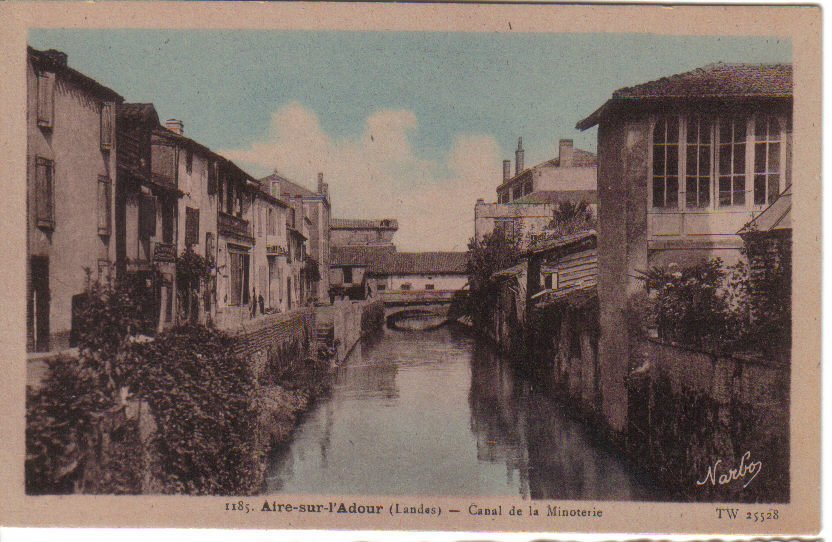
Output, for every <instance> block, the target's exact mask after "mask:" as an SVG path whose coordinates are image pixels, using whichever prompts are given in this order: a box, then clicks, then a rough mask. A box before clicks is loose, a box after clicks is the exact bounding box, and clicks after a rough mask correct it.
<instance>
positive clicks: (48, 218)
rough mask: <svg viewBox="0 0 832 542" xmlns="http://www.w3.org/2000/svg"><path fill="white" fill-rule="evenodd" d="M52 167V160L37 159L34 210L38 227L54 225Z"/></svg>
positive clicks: (51, 226)
mask: <svg viewBox="0 0 832 542" xmlns="http://www.w3.org/2000/svg"><path fill="white" fill-rule="evenodd" d="M53 177H54V167H53V163H52V160H47V159H46V158H40V157H38V159H37V167H36V172H35V210H36V214H37V217H36V218H37V223H38V227H41V228H50V229H51V228H54V227H55V203H54V186H53V184H54V183H53V181H54V179H53Z"/></svg>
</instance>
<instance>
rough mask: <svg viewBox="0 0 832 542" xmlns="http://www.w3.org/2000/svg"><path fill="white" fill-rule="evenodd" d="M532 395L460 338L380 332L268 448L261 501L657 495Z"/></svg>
mask: <svg viewBox="0 0 832 542" xmlns="http://www.w3.org/2000/svg"><path fill="white" fill-rule="evenodd" d="M535 388H536V386H534V385H533V382H531V381H530V379H528V378H525V377H523V376H521V375H519V374H518V373H517V372H516V371H514V370H512V364H510V363H509V362H508V361H507V360H506V359H504V358H502V357H501V356H499V355H497V353H496V352H495V350H494V349H493V348H492V347H491V346H490V345H488V344H485V343H484V342H482V341H480V340H477V339H475V338H474V337H473V336H472V335H471V333H469V332H468V331H467V330H465V329H459V328H452V327H442V328H439V329H435V330H431V331H419V332H403V331H394V330H389V329H385V330H384V331H383V332H381V333H379V334H378V335H376V336H374V337H372V338H369V339H365V340H362V341H361V342H360V343H359V344H358V345H357V346H356V348H355V350H354V351H353V352H352V354H351V355H350V357H349V358H348V360H347V361H346V362H345V363H344V364H343V365H342V366H341V367H339V369H338V371H337V373H336V375H335V381H334V384H333V387H332V391H331V393H330V394H329V395H328V396H327V397H324V398H321V399H319V400H318V401H317V402H316V403H315V405H314V407H313V408H312V410H310V411H309V413H307V415H306V416H305V418H304V420H303V422H302V423H301V424H300V425H299V426H298V428H297V429H296V430H295V432H294V434H293V439H292V441H291V442H290V443H289V444H287V445H285V446H283V447H281V448H279V449H276V450H275V451H274V453H273V455H272V457H271V458H270V464H269V468H268V470H267V473H266V475H267V478H266V487H265V492H266V493H306V494H366V495H493V496H521V497H524V498H533V499H607V500H654V499H656V498H657V495H656V494H655V491H654V490H652V489H651V487H652V484H651V483H650V481H649V480H645V479H643V478H640V477H639V476H638V475H637V474H635V473H634V472H632V470H631V469H630V468H628V466H627V464H626V463H625V462H623V461H622V459H621V458H620V457H618V456H617V455H616V454H615V453H613V452H612V451H610V450H608V449H605V448H604V447H602V446H601V445H600V444H598V443H597V442H594V441H593V439H592V438H591V437H590V436H589V434H588V433H587V431H586V429H585V428H584V427H583V426H582V425H581V424H580V423H579V422H577V421H576V420H574V419H572V418H571V417H569V416H568V415H567V413H566V412H565V411H564V410H563V408H562V407H561V406H560V405H559V404H558V403H556V402H554V401H553V400H551V399H550V398H549V397H548V396H547V395H546V394H545V393H543V392H542V391H541V390H537V389H535Z"/></svg>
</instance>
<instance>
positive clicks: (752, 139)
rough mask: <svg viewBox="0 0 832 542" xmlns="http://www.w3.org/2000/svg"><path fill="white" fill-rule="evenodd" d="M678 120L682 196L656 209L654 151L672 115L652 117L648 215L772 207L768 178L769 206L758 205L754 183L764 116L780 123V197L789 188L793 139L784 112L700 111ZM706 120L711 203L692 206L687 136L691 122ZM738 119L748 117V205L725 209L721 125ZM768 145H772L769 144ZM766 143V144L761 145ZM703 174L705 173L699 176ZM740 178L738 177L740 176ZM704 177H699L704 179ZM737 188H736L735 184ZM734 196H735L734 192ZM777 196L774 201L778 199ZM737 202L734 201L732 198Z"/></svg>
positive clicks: (764, 204)
mask: <svg viewBox="0 0 832 542" xmlns="http://www.w3.org/2000/svg"><path fill="white" fill-rule="evenodd" d="M673 115H674V116H675V117H677V119H678V130H679V137H678V149H677V150H678V174H677V178H678V189H677V190H678V193H677V200H676V205H675V206H670V207H657V206H654V205H653V203H654V194H653V192H654V183H653V177H654V174H653V167H654V159H655V156H654V148H655V139H654V135H655V128H656V123H657V121H658V120H659V119H661V118H666V117H667V116H668V115H658V114H654V115H651V116H650V120H649V122H650V125H649V135H648V163H647V178H648V182H647V199H648V212H649V213H650V214H664V213H669V214H680V213H682V214H684V213H702V212H737V211H742V210H748V211H754V212H757V211H761V210H763V209H765V208H766V207H768V205H770V204H771V201H773V199H771V201H770V197H771V195H770V193H769V192H770V188H771V187H769V186H768V177H767V183H766V201H765V203H762V204H758V203H755V200H754V179H755V174H756V171H755V169H756V156H755V155H756V147H757V143H758V141H757V134H756V123H757V119H758V118H759V117H760V116H766V117H770V118H773V119H776V121H777V123H778V125H779V126H778V128H779V135H778V139H777V143H779V156H778V159H779V163H778V164H777V165H778V168H779V169H778V171H777V175H778V186H777V194H776V195H779V194H780V193H782V192H783V190H784V189H785V187H786V183H787V178H788V172H787V148H786V147H787V145H788V139H789V130H788V114H787V113H784V112H781V111H779V110H773V111H772V110H768V111H760V110H751V111H746V112H738V113H733V112H730V111H711V112H708V113H701V112H696V111H684V112H681V113H675V114H673ZM697 116H698V117H703V118H705V119H707V120H708V122H709V123H710V147H711V148H710V164H709V178H710V184H709V190H710V193H709V202H708V204H707V205H705V206H688V204H687V202H688V195H687V177H688V165H687V145H688V143H687V134H688V123H689V120H690V119H692V118H695V117H697ZM737 116H740V117H744V118H745V122H746V130H745V141H744V145H745V155H744V168H745V170H744V174H743V175H744V180H745V187H744V190H743V193H744V195H745V197H744V203H742V204H730V205H722V204H720V202H719V177H720V171H719V146H720V145H721V144H723V143H722V141H723V139H722V137H723V136H722V134H720V129H719V124H720V123H721V122H722V121H723V120H724V119H730V118H736V117H737ZM767 142H768V141H767ZM761 143H762V142H761ZM698 173H701V172H698ZM765 174H766V175H767V176H768V175H773V174H774V173H773V172H770V171H767V172H766V173H765ZM738 175H739V174H737V176H738ZM700 176H701V175H697V177H700ZM732 188H733V184H732ZM732 192H734V191H733V190H732ZM776 195H775V196H774V197H776ZM732 202H733V198H732Z"/></svg>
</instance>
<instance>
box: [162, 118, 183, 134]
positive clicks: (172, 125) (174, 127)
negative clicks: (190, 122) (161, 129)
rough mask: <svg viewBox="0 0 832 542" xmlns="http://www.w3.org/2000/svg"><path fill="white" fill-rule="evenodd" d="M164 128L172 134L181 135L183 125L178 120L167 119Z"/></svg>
mask: <svg viewBox="0 0 832 542" xmlns="http://www.w3.org/2000/svg"><path fill="white" fill-rule="evenodd" d="M165 128H167V129H168V130H170V131H171V132H173V133H176V134H179V135H182V131H183V129H184V128H185V124H184V123H183V122H182V121H181V120H178V119H168V120H166V121H165Z"/></svg>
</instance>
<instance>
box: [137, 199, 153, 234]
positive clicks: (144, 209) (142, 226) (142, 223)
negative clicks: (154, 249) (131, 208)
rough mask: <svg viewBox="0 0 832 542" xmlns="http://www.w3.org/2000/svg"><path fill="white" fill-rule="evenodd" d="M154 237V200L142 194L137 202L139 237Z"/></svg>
mask: <svg viewBox="0 0 832 542" xmlns="http://www.w3.org/2000/svg"><path fill="white" fill-rule="evenodd" d="M155 235H156V198H155V197H154V196H151V195H149V194H143V195H142V197H141V199H140V200H139V236H140V237H141V238H142V239H149V238H151V237H153V236H155Z"/></svg>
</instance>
